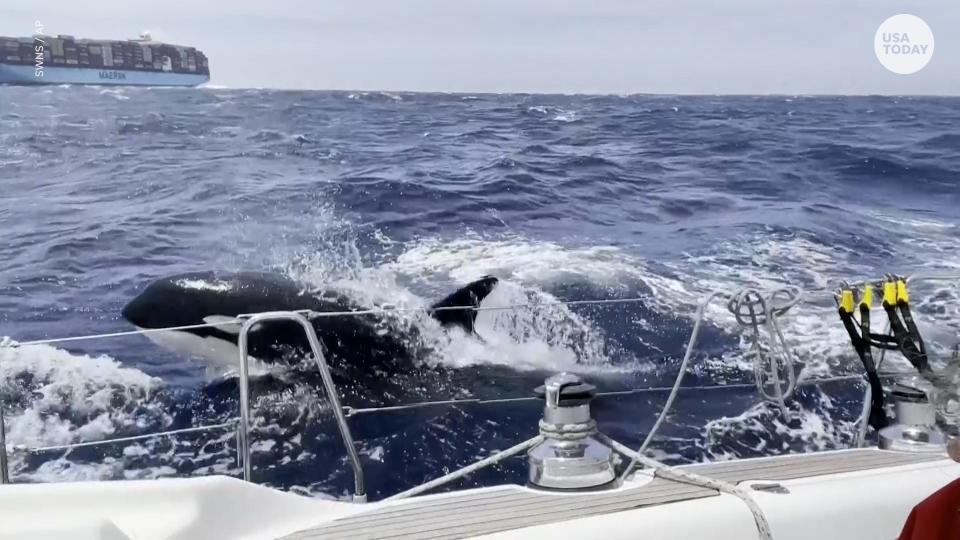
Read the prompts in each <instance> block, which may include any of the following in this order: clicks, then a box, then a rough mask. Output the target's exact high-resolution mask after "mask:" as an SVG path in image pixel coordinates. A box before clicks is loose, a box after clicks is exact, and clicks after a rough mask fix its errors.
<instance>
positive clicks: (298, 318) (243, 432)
mask: <svg viewBox="0 0 960 540" xmlns="http://www.w3.org/2000/svg"><path fill="white" fill-rule="evenodd" d="M238 318H240V319H245V321H244V323H243V326H242V327H241V328H240V338H239V340H240V341H239V345H240V425H239V431H238V433H239V443H238V446H239V451H240V453H241V456H242V460H243V479H244V480H246V481H247V482H250V481H251V477H252V472H253V464H252V463H251V460H250V366H249V354H248V341H249V339H248V338H249V334H250V330H251V329H252V328H253V327H254V326H256V325H258V324H261V323H265V322H271V321H293V322H295V323H297V324H299V325H300V326H301V327H302V328H303V331H304V333H305V334H306V335H307V342H308V343H309V344H310V352H311V353H312V354H313V359H314V361H315V362H316V363H317V369H318V370H320V377H321V378H322V379H323V387H324V389H325V390H326V391H327V399H329V400H330V402H331V404H332V405H333V414H334V415H335V416H336V420H337V429H339V430H340V436H341V437H342V438H343V444H344V445H345V446H346V449H347V456H348V457H349V458H350V466H351V467H352V468H353V488H354V489H353V500H354V501H355V502H366V500H367V492H366V489H365V488H364V485H363V465H361V463H360V456H359V455H358V454H357V447H356V445H355V444H354V442H353V435H352V434H351V433H350V426H349V425H348V424H347V418H346V416H344V414H343V406H341V405H340V393H339V391H338V390H337V385H336V384H335V383H334V382H333V376H332V375H330V367H329V366H328V365H327V359H326V357H325V356H324V354H323V346H322V345H321V344H320V339H319V338H317V332H316V331H315V330H314V329H313V325H312V324H310V321H309V320H307V318H306V317H305V316H303V314H302V313H297V312H293V311H271V312H266V313H257V314H254V315H241V316H239V317H238Z"/></svg>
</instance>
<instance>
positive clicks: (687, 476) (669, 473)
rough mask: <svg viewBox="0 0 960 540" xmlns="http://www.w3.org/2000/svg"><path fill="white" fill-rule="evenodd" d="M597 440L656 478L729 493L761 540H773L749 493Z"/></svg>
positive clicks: (604, 439)
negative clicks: (746, 511)
mask: <svg viewBox="0 0 960 540" xmlns="http://www.w3.org/2000/svg"><path fill="white" fill-rule="evenodd" d="M595 436H596V438H597V440H599V441H600V442H602V443H603V444H606V445H607V446H609V447H610V448H613V449H614V450H616V451H617V452H620V453H621V454H623V455H625V456H627V457H630V458H632V459H633V461H634V462H639V463H641V464H643V466H644V467H648V468H650V469H653V470H654V471H656V474H657V476H659V477H661V478H664V479H667V480H673V481H674V482H681V483H684V484H693V485H696V486H701V487H706V488H710V489H715V490H717V491H721V492H724V493H729V494H730V495H733V496H735V497H737V498H739V499H740V500H741V501H743V502H744V504H746V505H747V508H749V509H750V513H751V514H752V515H753V522H754V524H755V525H756V527H757V534H758V536H759V537H760V539H761V540H773V533H772V532H771V529H770V522H769V521H767V518H766V516H765V515H764V514H763V510H762V509H761V508H760V505H759V504H757V501H755V500H754V499H753V496H752V495H750V492H748V491H747V490H745V489H743V488H741V487H740V486H737V485H735V484H731V483H729V482H724V481H723V480H718V479H716V478H711V477H709V476H703V475H700V474H697V473H693V472H690V471H685V470H683V469H678V468H676V467H671V466H669V465H667V464H665V463H662V462H660V461H657V460H655V459H652V458H648V457H647V456H645V455H643V454H641V453H639V452H635V451H633V450H632V449H631V448H629V447H627V446H625V445H623V444H621V443H619V442H617V441H615V440H613V439H611V438H610V437H608V436H607V435H604V434H603V433H597V434H596V435H595Z"/></svg>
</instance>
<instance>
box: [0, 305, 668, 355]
mask: <svg viewBox="0 0 960 540" xmlns="http://www.w3.org/2000/svg"><path fill="white" fill-rule="evenodd" d="M647 300H649V299H647V298H641V297H632V298H608V299H598V300H567V301H557V302H526V303H522V304H510V305H506V306H488V307H484V306H445V307H438V308H428V307H414V308H397V307H382V308H373V309H362V310H355V311H311V310H308V309H301V310H295V311H293V313H300V314H301V315H304V316H306V317H307V318H308V319H322V318H326V317H345V316H362V315H381V314H384V313H409V312H418V311H424V312H426V311H464V310H469V311H478V312H479V311H508V310H513V309H517V308H535V307H552V306H586V305H598V304H626V303H635V302H644V301H647ZM253 315H255V314H253V313H251V314H242V315H238V316H237V317H236V318H234V319H231V320H227V321H219V322H215V323H202V324H188V325H184V326H169V327H165V328H138V329H137V330H126V331H123V332H109V333H105V334H88V335H85V336H71V337H64V338H50V339H37V340H33V341H21V342H15V341H13V342H9V343H4V342H0V347H4V346H6V347H24V346H27V345H48V344H50V343H66V342H69V341H85V340H92V339H102V338H114V337H124V336H136V335H142V334H152V333H155V332H174V331H179V330H196V329H200V328H214V327H218V326H230V325H237V324H243V322H244V321H245V320H246V319H248V318H250V317H252V316H253Z"/></svg>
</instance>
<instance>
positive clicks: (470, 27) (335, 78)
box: [0, 0, 960, 95]
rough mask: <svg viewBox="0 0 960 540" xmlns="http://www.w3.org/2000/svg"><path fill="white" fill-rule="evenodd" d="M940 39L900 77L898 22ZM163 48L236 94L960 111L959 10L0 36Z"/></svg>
mask: <svg viewBox="0 0 960 540" xmlns="http://www.w3.org/2000/svg"><path fill="white" fill-rule="evenodd" d="M898 13H912V14H914V15H917V16H919V17H921V18H923V19H924V20H926V22H927V24H929V25H930V27H931V29H932V30H933V34H934V37H935V40H936V47H935V53H934V56H933V59H932V60H931V61H930V63H929V65H927V67H926V68H924V69H923V70H922V71H920V72H919V73H916V74H913V75H896V74H893V73H891V72H889V71H887V70H886V69H884V68H883V67H882V66H881V65H880V63H879V62H878V61H877V59H876V57H875V56H874V52H873V38H874V33H875V32H876V30H877V27H878V26H879V25H880V23H881V22H883V21H884V20H885V19H886V18H887V17H890V16H891V15H895V14H898ZM35 21H40V22H41V23H42V24H43V26H44V30H45V31H46V33H50V34H57V33H62V34H71V35H74V36H76V37H91V38H113V39H118V38H129V37H135V36H136V35H137V34H138V33H139V32H140V31H142V30H145V29H149V30H152V31H153V33H154V36H155V37H156V38H162V39H163V40H165V41H170V42H173V43H177V44H182V45H191V46H195V47H197V48H199V49H201V50H203V51H204V52H205V53H206V54H207V55H208V56H209V57H210V65H211V71H212V74H213V77H212V79H213V80H212V83H213V84H216V85H223V86H228V87H269V88H312V89H349V90H356V89H360V90H422V91H458V92H536V93H539V92H549V93H553V92H557V93H615V94H627V93H704V94H725V93H736V94H765V93H785V94H811V93H829V94H949V95H960V0H910V1H898V2H894V1H889V0H816V1H815V0H725V1H718V0H605V1H604V0H592V1H591V0H576V1H574V0H236V1H229V2H228V1H224V2H222V3H220V4H219V5H218V4H216V3H214V2H203V1H197V0H162V1H155V2H144V1H139V0H98V1H86V2H77V1H74V0H46V1H44V0H0V35H7V36H26V35H29V34H31V33H33V28H34V22H35Z"/></svg>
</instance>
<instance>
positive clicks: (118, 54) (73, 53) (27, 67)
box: [0, 33, 210, 86]
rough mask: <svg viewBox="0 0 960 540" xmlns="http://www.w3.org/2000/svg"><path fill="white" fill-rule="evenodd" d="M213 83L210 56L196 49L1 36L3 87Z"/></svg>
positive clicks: (143, 39) (147, 42)
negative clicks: (27, 85)
mask: <svg viewBox="0 0 960 540" xmlns="http://www.w3.org/2000/svg"><path fill="white" fill-rule="evenodd" d="M209 80H210V64H209V62H208V60H207V57H206V56H205V55H204V54H203V53H202V52H200V51H199V50H197V49H196V48H194V47H182V46H179V45H170V44H167V43H160V42H158V41H153V39H151V37H150V34H149V33H143V34H141V35H140V39H131V40H124V41H112V40H100V39H75V38H74V37H73V36H66V35H58V36H46V35H34V36H32V37H26V38H11V37H2V36H0V84H97V85H135V86H197V85H199V84H203V83H205V82H207V81H209Z"/></svg>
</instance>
